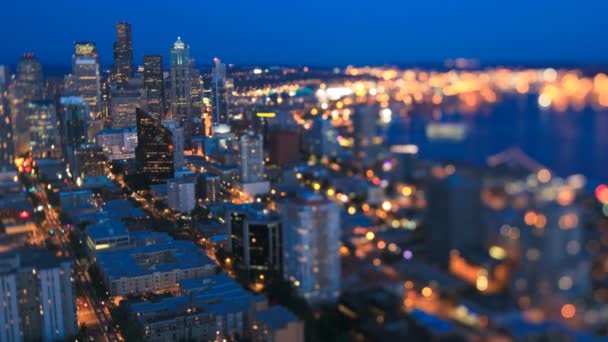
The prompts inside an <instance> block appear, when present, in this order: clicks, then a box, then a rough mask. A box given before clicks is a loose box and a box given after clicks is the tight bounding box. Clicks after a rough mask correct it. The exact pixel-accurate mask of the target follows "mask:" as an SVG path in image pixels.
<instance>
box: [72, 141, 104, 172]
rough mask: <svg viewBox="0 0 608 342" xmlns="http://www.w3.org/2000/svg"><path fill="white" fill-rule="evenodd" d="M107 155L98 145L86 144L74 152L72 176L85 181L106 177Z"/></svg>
mask: <svg viewBox="0 0 608 342" xmlns="http://www.w3.org/2000/svg"><path fill="white" fill-rule="evenodd" d="M106 164H107V159H106V155H105V153H104V152H103V149H102V148H101V147H99V146H97V145H93V144H86V145H81V146H78V147H77V148H76V149H75V150H74V160H73V163H70V165H73V168H74V170H73V171H72V175H73V178H74V179H78V178H80V179H85V178H88V177H98V176H105V175H106Z"/></svg>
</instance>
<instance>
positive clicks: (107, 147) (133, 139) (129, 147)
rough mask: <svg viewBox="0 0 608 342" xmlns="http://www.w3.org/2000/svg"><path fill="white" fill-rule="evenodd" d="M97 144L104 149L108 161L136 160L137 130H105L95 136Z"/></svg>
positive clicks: (134, 128) (133, 128) (132, 128)
mask: <svg viewBox="0 0 608 342" xmlns="http://www.w3.org/2000/svg"><path fill="white" fill-rule="evenodd" d="M95 143H96V144H97V146H99V147H101V148H102V150H103V151H104V152H105V154H106V157H107V158H108V160H121V159H122V160H124V159H134V158H135V148H136V147H137V128H136V127H129V128H124V129H112V128H106V129H103V130H101V131H99V132H97V134H96V135H95Z"/></svg>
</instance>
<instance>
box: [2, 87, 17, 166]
mask: <svg viewBox="0 0 608 342" xmlns="http://www.w3.org/2000/svg"><path fill="white" fill-rule="evenodd" d="M14 159H15V149H14V145H13V126H12V120H11V110H10V106H9V102H8V100H7V98H6V94H5V93H4V92H2V91H1V90H0V168H1V167H3V166H9V165H13V161H14Z"/></svg>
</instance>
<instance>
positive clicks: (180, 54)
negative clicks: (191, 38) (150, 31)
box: [171, 37, 192, 141]
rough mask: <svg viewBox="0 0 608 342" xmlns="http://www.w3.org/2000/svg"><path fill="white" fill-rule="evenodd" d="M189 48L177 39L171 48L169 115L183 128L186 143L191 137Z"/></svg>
mask: <svg viewBox="0 0 608 342" xmlns="http://www.w3.org/2000/svg"><path fill="white" fill-rule="evenodd" d="M190 82H191V79H190V48H189V47H188V45H186V44H184V42H183V41H182V40H181V38H180V37H177V40H176V41H175V43H173V47H172V48H171V114H172V116H173V118H174V119H176V120H178V122H179V124H180V125H181V126H182V127H184V132H185V138H186V141H189V140H190V137H191V132H192V129H191V126H192V125H191V124H192V123H191V120H192V106H191V88H190Z"/></svg>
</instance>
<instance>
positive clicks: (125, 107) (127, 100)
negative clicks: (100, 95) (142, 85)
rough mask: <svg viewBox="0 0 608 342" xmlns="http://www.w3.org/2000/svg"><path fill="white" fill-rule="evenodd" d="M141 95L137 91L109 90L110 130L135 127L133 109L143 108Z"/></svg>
mask: <svg viewBox="0 0 608 342" xmlns="http://www.w3.org/2000/svg"><path fill="white" fill-rule="evenodd" d="M143 102H144V101H142V94H141V92H140V91H139V90H137V89H125V88H121V89H112V90H110V121H111V126H112V128H117V129H122V128H127V127H133V126H135V125H136V117H135V109H136V108H142V107H143Z"/></svg>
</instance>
